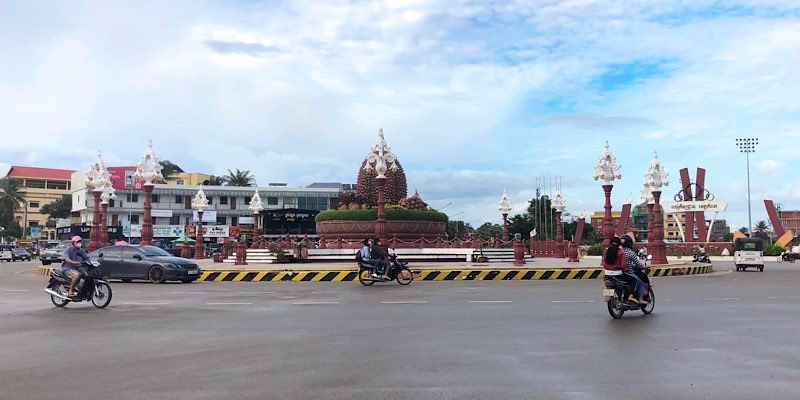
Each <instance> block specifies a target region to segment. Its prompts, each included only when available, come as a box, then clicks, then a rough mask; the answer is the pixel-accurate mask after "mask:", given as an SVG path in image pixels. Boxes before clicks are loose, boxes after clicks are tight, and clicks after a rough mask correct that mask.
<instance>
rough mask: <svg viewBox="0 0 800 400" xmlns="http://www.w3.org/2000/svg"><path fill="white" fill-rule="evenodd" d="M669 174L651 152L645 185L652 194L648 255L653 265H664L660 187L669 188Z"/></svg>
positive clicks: (656, 156) (664, 246)
mask: <svg viewBox="0 0 800 400" xmlns="http://www.w3.org/2000/svg"><path fill="white" fill-rule="evenodd" d="M667 178H669V174H668V173H667V171H666V169H664V166H663V165H662V164H661V161H660V160H659V159H658V153H656V152H655V151H654V152H653V160H652V161H650V168H649V169H648V170H647V174H645V179H646V184H647V186H648V187H649V188H650V189H651V190H652V193H653V244H652V245H650V249H649V251H648V253H650V254H652V255H653V264H666V263H667V252H666V245H665V244H664V221H663V219H662V218H661V204H660V203H661V187H663V186H669V180H667Z"/></svg>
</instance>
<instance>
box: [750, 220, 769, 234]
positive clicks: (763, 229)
mask: <svg viewBox="0 0 800 400" xmlns="http://www.w3.org/2000/svg"><path fill="white" fill-rule="evenodd" d="M767 229H769V225H767V221H764V220H763V219H762V220H761V221H758V222H756V226H754V227H753V233H754V234H755V235H756V237H759V238H762V239H766V238H767Z"/></svg>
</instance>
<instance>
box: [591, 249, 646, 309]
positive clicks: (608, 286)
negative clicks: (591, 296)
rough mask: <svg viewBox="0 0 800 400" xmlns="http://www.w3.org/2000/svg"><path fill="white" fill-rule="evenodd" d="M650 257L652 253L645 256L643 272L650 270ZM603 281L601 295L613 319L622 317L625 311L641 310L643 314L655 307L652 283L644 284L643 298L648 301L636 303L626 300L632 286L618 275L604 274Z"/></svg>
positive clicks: (631, 291) (631, 290)
mask: <svg viewBox="0 0 800 400" xmlns="http://www.w3.org/2000/svg"><path fill="white" fill-rule="evenodd" d="M652 259H653V256H652V255H648V256H647V261H646V262H645V266H646V267H647V268H645V270H644V272H645V273H648V272H649V271H650V265H649V264H648V263H649V262H650V261H651V260H652ZM603 283H604V284H605V288H604V289H603V297H604V298H605V301H606V303H607V305H608V313H609V314H611V317H612V318H614V319H620V318H622V315H623V314H625V311H634V310H641V311H642V312H643V313H645V314H650V313H652V312H653V309H655V307H656V294H655V292H654V291H653V286H652V283H650V284H647V283H645V284H644V300H647V301H648V303H647V304H638V303H634V302H632V301H628V296H630V294H631V293H633V288H632V287H630V285H628V283H627V282H625V281H624V280H622V279H620V278H619V277H618V276H606V277H605V278H604V279H603Z"/></svg>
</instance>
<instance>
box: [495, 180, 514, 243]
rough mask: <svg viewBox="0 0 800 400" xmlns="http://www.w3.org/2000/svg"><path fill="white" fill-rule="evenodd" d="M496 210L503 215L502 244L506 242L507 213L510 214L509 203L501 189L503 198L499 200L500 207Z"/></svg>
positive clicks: (504, 191)
mask: <svg viewBox="0 0 800 400" xmlns="http://www.w3.org/2000/svg"><path fill="white" fill-rule="evenodd" d="M497 210H498V211H500V213H501V214H502V215H503V242H508V213H510V212H511V201H510V200H509V199H508V195H507V194H506V190H505V189H503V197H501V198H500V206H499V207H497Z"/></svg>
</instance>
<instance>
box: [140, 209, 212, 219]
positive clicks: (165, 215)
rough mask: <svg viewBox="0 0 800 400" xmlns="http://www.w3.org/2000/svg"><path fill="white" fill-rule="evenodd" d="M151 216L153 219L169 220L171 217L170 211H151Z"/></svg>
mask: <svg viewBox="0 0 800 400" xmlns="http://www.w3.org/2000/svg"><path fill="white" fill-rule="evenodd" d="M151 215H152V216H153V217H161V218H170V217H172V210H153V211H151ZM203 219H205V218H203Z"/></svg>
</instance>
